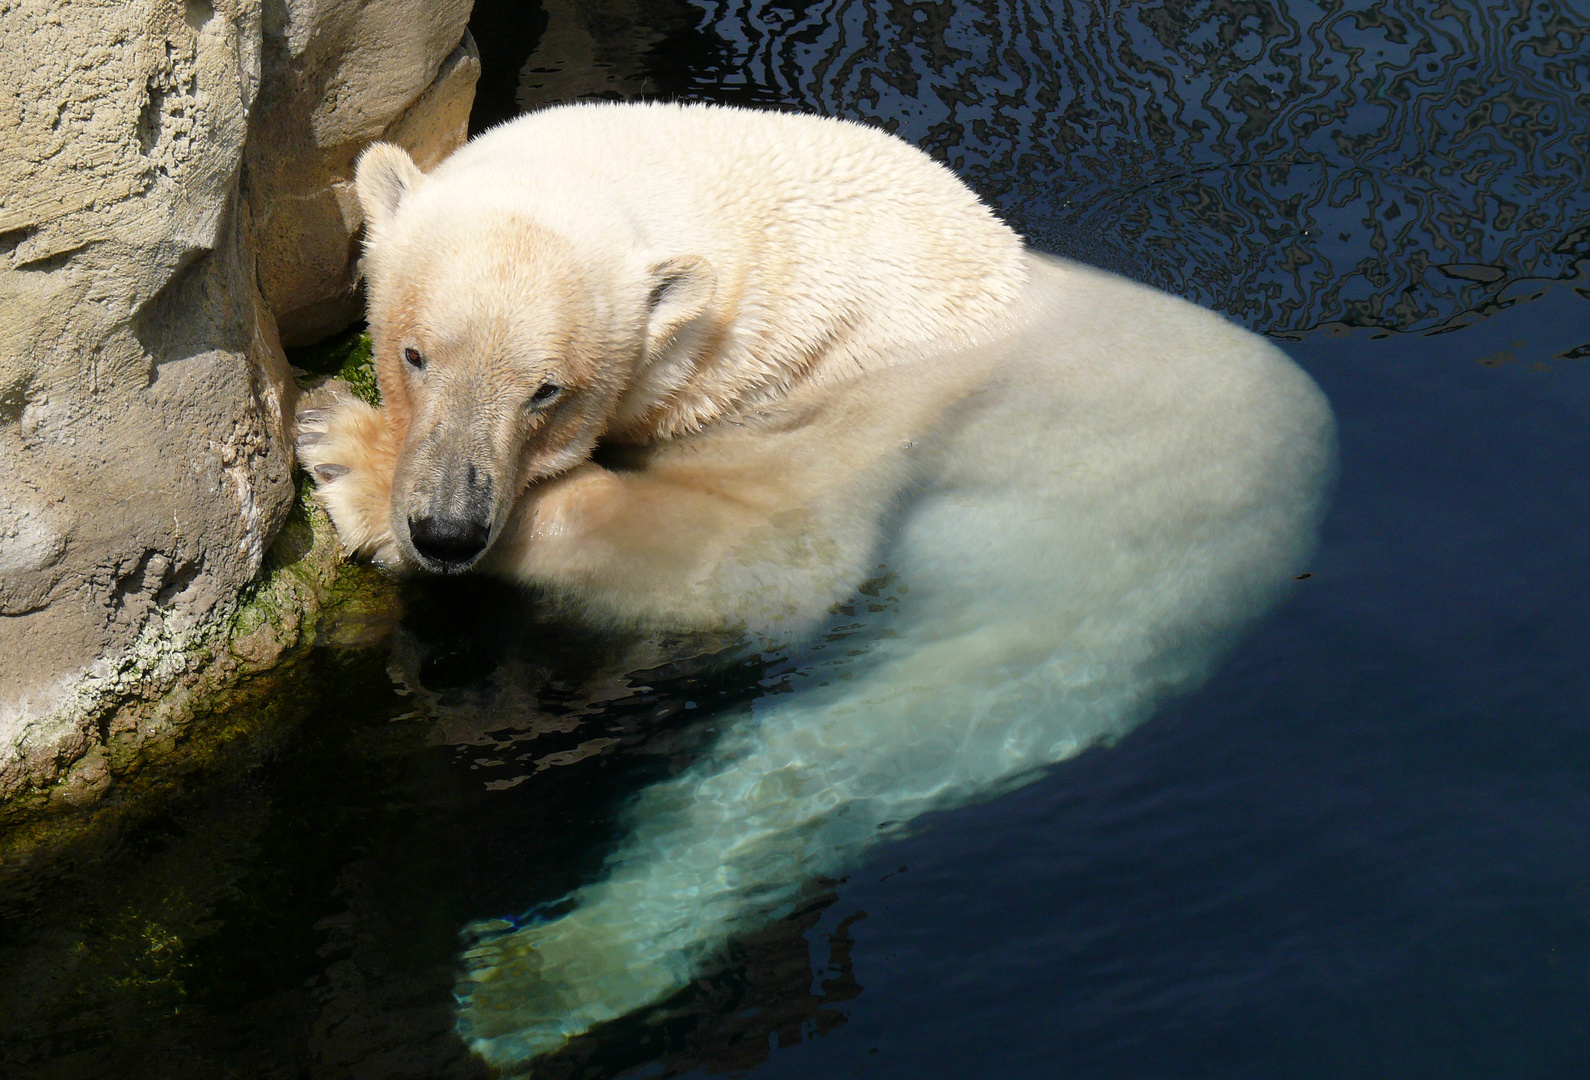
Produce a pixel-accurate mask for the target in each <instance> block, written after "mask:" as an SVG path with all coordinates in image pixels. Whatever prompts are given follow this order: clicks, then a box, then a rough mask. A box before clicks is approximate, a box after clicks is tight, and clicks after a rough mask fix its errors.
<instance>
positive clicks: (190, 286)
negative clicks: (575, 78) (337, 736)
mask: <svg viewBox="0 0 1590 1080" xmlns="http://www.w3.org/2000/svg"><path fill="white" fill-rule="evenodd" d="M468 14H469V4H468V3H467V0H465V2H458V0H438V2H434V3H422V2H418V0H415V2H409V0H371V2H368V3H357V2H354V0H320V2H318V3H316V2H298V0H295V2H285V3H284V2H283V0H263V5H262V0H0V798H3V797H4V796H6V795H7V794H10V793H12V792H15V791H17V790H20V789H22V788H24V787H27V786H30V785H35V784H39V783H44V782H48V781H49V780H51V779H52V778H53V777H54V776H56V775H58V774H59V773H61V772H62V771H64V770H65V769H66V768H67V767H68V766H69V765H71V763H72V762H74V761H76V760H78V759H79V758H82V757H83V755H84V754H85V753H87V752H88V751H90V749H91V748H93V747H95V746H97V745H99V743H100V742H101V741H102V739H103V729H105V728H106V727H107V726H108V725H109V724H110V722H111V721H110V716H111V714H113V713H114V711H115V709H116V708H117V705H116V703H117V702H118V701H126V700H131V699H133V698H138V697H148V696H153V695H157V694H158V693H160V692H161V691H162V690H163V688H166V687H169V686H170V685H172V684H173V683H174V682H175V681H176V680H177V679H178V678H180V677H181V676H183V675H184V673H185V671H186V669H187V668H188V667H191V666H192V665H193V664H195V663H198V662H200V657H202V655H203V654H202V653H196V652H195V651H194V650H193V649H191V648H189V647H188V645H189V644H191V643H193V642H197V641H200V640H206V639H207V637H206V636H207V635H208V636H209V637H210V638H213V636H214V633H215V627H216V624H217V622H218V620H221V619H223V618H224V617H225V616H227V615H228V613H229V612H230V611H231V609H232V606H233V605H234V604H235V602H236V600H237V597H238V595H239V592H240V590H241V589H242V588H243V587H244V585H245V584H246V583H247V582H249V581H250V580H251V579H252V578H253V577H254V575H255V574H256V572H257V571H258V570H259V567H260V563H261V559H262V556H263V553H264V551H265V550H266V547H267V546H268V545H269V543H270V541H271V538H272V536H273V535H274V534H275V532H276V530H277V528H278V527H279V526H280V524H281V522H282V520H283V518H284V516H285V515H286V513H287V510H288V508H289V507H290V505H291V502H292V498H293V494H294V490H293V484H292V479H291V468H292V461H291V450H290V441H289V440H288V439H287V438H286V435H287V432H286V430H285V427H284V417H286V416H287V415H289V410H290V405H291V402H290V400H288V399H289V397H290V395H291V394H292V392H293V391H292V387H291V383H290V380H289V379H288V377H287V367H286V363H285V360H284V359H283V357H282V354H281V346H280V344H279V341H278V333H277V328H276V321H275V319H274V317H273V314H272V311H271V307H270V305H269V304H268V303H267V302H266V300H265V299H264V298H263V297H264V296H269V297H271V298H272V299H273V300H275V301H277V302H279V303H281V304H283V305H284V310H286V312H287V314H288V316H289V318H288V322H289V325H291V326H293V327H294V332H295V333H297V334H298V335H299V339H302V337H303V335H304V334H305V333H310V334H312V333H313V331H310V330H306V329H305V328H306V327H310V326H313V327H321V328H324V329H323V332H329V331H333V330H336V329H339V328H340V327H341V326H342V325H346V323H347V322H348V321H349V320H350V319H352V318H354V317H356V316H357V314H358V308H357V306H356V304H355V302H354V297H353V296H352V293H351V290H350V289H349V286H348V282H349V269H348V268H349V256H350V251H351V246H350V244H351V238H352V236H353V233H354V231H355V229H356V228H357V227H358V224H359V222H358V219H357V213H356V212H352V211H350V209H349V207H350V205H351V199H350V198H349V197H347V196H346V195H345V193H344V192H343V191H342V185H344V183H345V180H346V175H345V174H346V173H347V172H348V171H350V170H351V165H352V161H353V159H354V158H355V157H356V156H357V154H358V152H359V151H360V150H362V149H363V147H364V145H366V144H367V143H368V142H369V141H371V140H372V139H374V138H377V137H379V136H381V135H383V134H384V133H387V132H388V131H389V129H391V131H393V132H398V133H400V137H403V138H405V139H408V140H410V145H412V146H414V147H415V148H416V150H418V151H419V152H421V153H425V152H426V149H427V148H428V149H429V152H430V153H433V154H435V155H437V156H438V157H439V156H440V155H441V154H445V153H446V152H447V151H448V150H450V149H451V148H452V146H454V145H456V143H457V142H458V141H461V140H462V138H463V134H464V124H465V119H466V118H467V113H468V108H469V102H470V100H471V98H472V95H473V86H474V73H475V72H476V71H478V61H477V60H476V59H475V56H474V53H473V48H472V44H470V43H466V44H465V45H460V41H461V39H463V37H464V26H465V22H466V20H467V18H468ZM284 207H290V209H284ZM256 267H258V274H257V275H256ZM262 288H263V290H264V292H263V294H262ZM339 305H340V306H339ZM300 309H302V310H304V311H308V312H311V313H312V314H311V315H308V316H304V317H299V318H297V319H296V321H295V320H294V317H293V312H294V311H298V310H300Z"/></svg>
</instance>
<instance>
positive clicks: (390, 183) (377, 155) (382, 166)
mask: <svg viewBox="0 0 1590 1080" xmlns="http://www.w3.org/2000/svg"><path fill="white" fill-rule="evenodd" d="M424 179H425V174H424V173H422V172H420V170H419V167H418V166H417V165H415V164H414V159H413V158H411V157H409V155H408V151H407V150H404V149H403V148H402V147H401V146H394V145H392V144H391V143H379V142H378V143H371V144H370V145H369V147H367V148H366V149H365V151H364V153H362V154H360V155H359V167H358V169H357V171H355V173H354V176H353V188H354V190H355V191H357V192H358V193H359V206H360V207H361V208H362V209H363V210H364V219H365V220H366V221H368V222H369V223H370V224H371V225H374V226H375V227H376V228H378V229H379V228H380V227H381V226H383V225H385V224H386V223H387V222H388V221H391V220H392V215H393V214H394V213H396V212H397V208H398V203H400V202H402V201H403V198H404V196H406V195H408V194H409V193H410V192H411V191H413V190H414V189H415V188H417V187H419V186H420V182H421V181H422V180H424Z"/></svg>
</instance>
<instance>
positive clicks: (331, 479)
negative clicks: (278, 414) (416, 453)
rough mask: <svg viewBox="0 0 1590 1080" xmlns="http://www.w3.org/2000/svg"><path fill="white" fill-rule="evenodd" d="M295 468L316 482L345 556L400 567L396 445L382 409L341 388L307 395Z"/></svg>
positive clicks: (299, 423)
mask: <svg viewBox="0 0 1590 1080" xmlns="http://www.w3.org/2000/svg"><path fill="white" fill-rule="evenodd" d="M296 443H297V449H298V463H299V464H300V465H302V466H303V467H304V469H305V471H307V472H308V473H309V475H310V476H311V477H313V478H314V481H315V500H316V501H317V502H319V503H320V505H321V506H323V507H325V508H326V513H328V514H329V515H331V523H332V524H333V525H335V526H336V528H337V537H338V539H340V540H341V541H342V547H343V550H344V551H345V552H346V553H347V554H348V555H350V556H353V555H364V556H368V557H369V558H371V559H373V560H374V561H375V562H377V563H380V564H381V565H383V566H387V567H397V566H400V565H401V564H402V555H401V552H400V549H399V548H398V544H397V540H396V538H394V537H393V535H392V525H391V518H392V472H393V470H394V469H395V468H396V466H397V452H398V447H397V440H396V438H395V437H394V435H393V433H392V429H391V427H390V426H389V425H388V424H387V422H386V416H385V415H384V414H383V413H382V412H381V410H380V409H377V408H375V407H374V406H371V405H368V404H366V403H365V402H363V401H360V400H359V399H358V398H356V397H354V396H353V393H352V392H351V391H349V390H348V388H347V387H346V386H345V385H343V384H342V383H339V382H335V381H334V382H329V383H327V384H326V385H324V386H322V387H320V388H319V389H317V390H315V391H313V392H312V393H310V394H309V395H307V396H306V397H305V398H304V400H303V402H302V403H301V405H300V407H299V410H298V416H297V435H296Z"/></svg>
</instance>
